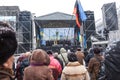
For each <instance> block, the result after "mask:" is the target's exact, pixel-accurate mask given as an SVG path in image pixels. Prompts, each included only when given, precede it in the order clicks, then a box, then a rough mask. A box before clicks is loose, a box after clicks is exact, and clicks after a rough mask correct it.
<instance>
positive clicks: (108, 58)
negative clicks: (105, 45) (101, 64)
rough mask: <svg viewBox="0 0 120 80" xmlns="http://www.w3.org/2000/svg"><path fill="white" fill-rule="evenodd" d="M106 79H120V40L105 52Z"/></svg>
mask: <svg viewBox="0 0 120 80" xmlns="http://www.w3.org/2000/svg"><path fill="white" fill-rule="evenodd" d="M105 75H106V80H120V41H117V42H115V43H114V44H113V46H111V47H110V50H109V51H106V52H105Z"/></svg>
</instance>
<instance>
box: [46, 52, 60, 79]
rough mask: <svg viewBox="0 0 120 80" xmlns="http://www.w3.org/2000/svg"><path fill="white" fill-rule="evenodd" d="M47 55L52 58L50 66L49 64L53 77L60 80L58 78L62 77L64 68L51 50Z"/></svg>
mask: <svg viewBox="0 0 120 80" xmlns="http://www.w3.org/2000/svg"><path fill="white" fill-rule="evenodd" d="M47 54H48V55H49V57H50V64H49V68H50V69H51V70H52V72H53V77H54V79H55V80H57V79H58V76H59V75H61V72H62V66H61V64H60V63H59V61H58V60H57V59H55V58H54V56H53V52H52V51H51V50H49V51H47Z"/></svg>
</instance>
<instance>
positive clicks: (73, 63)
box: [61, 52, 90, 80]
mask: <svg viewBox="0 0 120 80" xmlns="http://www.w3.org/2000/svg"><path fill="white" fill-rule="evenodd" d="M68 60H69V62H68V64H67V66H65V67H64V69H63V71H62V75H61V80H90V77H89V73H88V71H87V69H86V68H85V66H83V65H82V64H81V63H79V62H78V60H77V56H76V54H75V53H73V52H71V53H68Z"/></svg>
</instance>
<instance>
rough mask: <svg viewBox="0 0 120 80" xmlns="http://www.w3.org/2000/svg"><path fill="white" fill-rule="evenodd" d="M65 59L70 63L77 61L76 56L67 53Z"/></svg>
mask: <svg viewBox="0 0 120 80" xmlns="http://www.w3.org/2000/svg"><path fill="white" fill-rule="evenodd" d="M67 58H68V60H69V61H70V62H75V61H78V59H77V56H76V54H75V53H73V52H70V53H68V55H67Z"/></svg>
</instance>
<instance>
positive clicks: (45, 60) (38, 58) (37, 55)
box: [30, 49, 50, 65]
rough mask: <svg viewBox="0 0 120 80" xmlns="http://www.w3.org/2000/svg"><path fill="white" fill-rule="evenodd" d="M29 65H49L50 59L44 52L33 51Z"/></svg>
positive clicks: (39, 50)
mask: <svg viewBox="0 0 120 80" xmlns="http://www.w3.org/2000/svg"><path fill="white" fill-rule="evenodd" d="M30 63H31V64H45V65H49V63H50V58H49V56H48V54H47V53H46V52H45V51H44V50H42V49H36V50H33V52H32V55H31V58H30Z"/></svg>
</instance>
